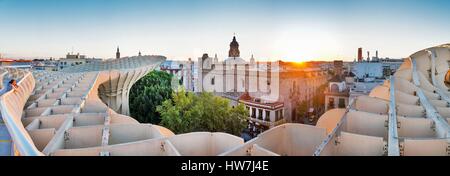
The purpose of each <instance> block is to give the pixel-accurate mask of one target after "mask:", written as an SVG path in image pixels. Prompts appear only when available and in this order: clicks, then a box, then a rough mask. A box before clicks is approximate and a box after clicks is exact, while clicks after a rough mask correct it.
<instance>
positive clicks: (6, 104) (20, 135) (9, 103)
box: [0, 72, 43, 156]
mask: <svg viewBox="0 0 450 176" xmlns="http://www.w3.org/2000/svg"><path fill="white" fill-rule="evenodd" d="M34 81H35V80H34V78H33V75H32V74H31V72H27V74H25V76H24V77H23V78H22V79H21V80H20V81H19V83H18V86H19V88H18V89H17V90H16V91H14V90H11V91H9V92H7V93H5V94H4V95H3V96H1V97H0V107H1V113H2V116H3V121H5V124H6V127H7V129H8V132H9V134H10V135H11V138H12V141H13V142H14V144H15V146H16V148H17V150H18V151H19V153H20V155H23V156H42V155H43V154H42V153H41V152H40V151H39V150H38V149H37V148H36V146H35V145H34V143H33V140H32V139H31V137H30V135H29V134H28V132H27V131H26V129H25V127H24V126H23V124H22V122H21V116H22V113H23V107H24V106H25V102H26V101H27V99H28V97H29V96H30V94H31V92H32V91H33V89H34V86H35V82H34Z"/></svg>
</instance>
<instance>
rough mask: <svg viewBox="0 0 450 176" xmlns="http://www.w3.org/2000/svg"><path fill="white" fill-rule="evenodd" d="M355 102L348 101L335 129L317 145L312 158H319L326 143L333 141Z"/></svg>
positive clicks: (353, 100)
mask: <svg viewBox="0 0 450 176" xmlns="http://www.w3.org/2000/svg"><path fill="white" fill-rule="evenodd" d="M355 102H356V101H355V99H352V100H351V101H350V103H349V104H348V106H347V108H346V110H345V113H344V114H343V115H342V118H341V120H340V121H339V122H338V123H337V124H336V127H335V128H334V129H333V131H332V132H331V133H330V134H328V136H327V137H326V138H325V139H324V140H323V141H322V143H321V144H320V145H319V147H317V149H316V150H315V151H314V154H313V156H320V154H321V153H322V151H323V149H325V147H326V146H327V145H328V143H330V141H331V139H333V138H334V137H335V136H336V135H337V134H338V133H339V132H340V130H341V127H342V124H343V123H344V121H345V120H346V118H347V114H348V112H350V110H351V109H352V107H353V105H354V103H355Z"/></svg>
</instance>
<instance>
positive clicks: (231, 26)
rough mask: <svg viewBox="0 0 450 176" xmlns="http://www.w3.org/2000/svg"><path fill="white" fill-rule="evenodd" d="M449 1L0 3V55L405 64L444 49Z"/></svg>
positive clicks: (24, 0) (449, 38) (447, 37)
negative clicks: (234, 45)
mask: <svg viewBox="0 0 450 176" xmlns="http://www.w3.org/2000/svg"><path fill="white" fill-rule="evenodd" d="M448 9H450V1H447V0H376V1H375V0H374V1H369V0H314V1H312V0H309V1H306V0H305V1H301V0H161V1H157V0H0V53H3V55H4V56H8V57H13V58H14V57H27V58H34V57H57V58H59V57H63V56H64V55H65V54H66V53H67V52H69V51H71V50H72V47H73V48H74V51H75V52H80V53H81V54H86V55H87V56H88V57H101V58H112V57H114V53H115V49H116V47H117V46H118V45H120V49H121V52H122V55H125V56H126V55H137V53H138V51H139V50H141V51H142V53H143V54H161V55H165V56H167V57H169V58H170V59H187V58H189V57H191V58H195V59H196V58H197V57H200V56H201V55H202V53H209V54H210V55H214V54H215V53H217V54H218V56H219V57H220V58H224V57H226V56H227V52H228V45H229V43H230V41H231V39H232V36H233V33H236V34H237V39H238V41H239V43H240V45H241V47H240V49H241V55H242V57H243V58H244V59H249V58H250V56H251V54H254V55H255V57H256V58H257V59H260V60H264V59H283V60H291V61H301V60H312V59H320V60H333V59H345V60H353V59H354V58H355V57H356V54H357V48H358V47H363V49H364V51H367V50H370V51H371V53H374V52H375V50H376V49H378V50H379V52H380V55H381V56H383V57H385V56H388V57H398V58H400V57H405V56H408V55H409V54H411V53H412V52H414V51H417V50H419V49H423V48H425V47H429V46H434V45H438V44H443V43H449V42H450V30H449V29H450V22H449V19H450V10H448Z"/></svg>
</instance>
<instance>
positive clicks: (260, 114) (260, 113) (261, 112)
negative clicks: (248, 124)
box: [258, 109, 263, 120]
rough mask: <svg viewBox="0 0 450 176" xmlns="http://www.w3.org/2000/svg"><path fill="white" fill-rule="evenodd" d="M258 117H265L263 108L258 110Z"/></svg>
mask: <svg viewBox="0 0 450 176" xmlns="http://www.w3.org/2000/svg"><path fill="white" fill-rule="evenodd" d="M258 119H260V120H262V119H263V110H262V109H260V110H259V111H258Z"/></svg>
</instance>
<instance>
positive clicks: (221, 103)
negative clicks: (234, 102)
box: [157, 90, 248, 136]
mask: <svg viewBox="0 0 450 176" xmlns="http://www.w3.org/2000/svg"><path fill="white" fill-rule="evenodd" d="M229 103H230V102H229V100H227V99H225V98H222V97H218V96H214V95H213V94H212V93H206V92H204V93H200V94H198V95H195V94H194V93H192V92H186V91H185V90H180V91H178V92H174V93H173V94H172V99H168V100H166V101H164V102H163V104H162V105H161V106H158V107H157V112H159V113H160V114H161V125H162V126H164V127H167V128H169V129H170V130H172V131H173V132H175V133H189V132H195V131H211V132H226V133H230V134H234V135H236V136H240V134H241V132H242V131H243V130H244V128H245V127H246V126H247V122H246V118H247V117H248V111H247V110H246V109H245V106H244V105H242V104H240V105H238V106H235V107H231V106H230V104H229Z"/></svg>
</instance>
